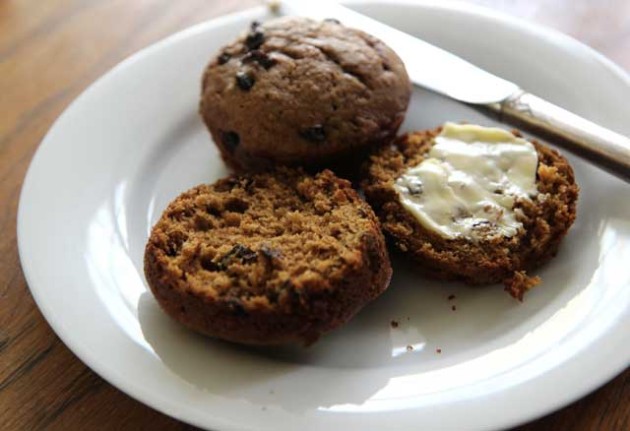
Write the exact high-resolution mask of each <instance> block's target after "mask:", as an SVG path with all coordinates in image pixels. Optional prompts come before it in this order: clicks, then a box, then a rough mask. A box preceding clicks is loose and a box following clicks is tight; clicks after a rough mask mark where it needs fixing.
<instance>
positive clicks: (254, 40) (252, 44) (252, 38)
mask: <svg viewBox="0 0 630 431" xmlns="http://www.w3.org/2000/svg"><path fill="white" fill-rule="evenodd" d="M264 41H265V34H264V33H263V32H262V31H260V30H258V29H252V32H251V33H249V34H248V35H247V37H246V38H245V46H247V48H249V49H258V48H260V45H262V44H263V42H264Z"/></svg>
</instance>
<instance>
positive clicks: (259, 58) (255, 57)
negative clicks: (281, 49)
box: [242, 49, 276, 69]
mask: <svg viewBox="0 0 630 431" xmlns="http://www.w3.org/2000/svg"><path fill="white" fill-rule="evenodd" d="M242 62H243V63H251V62H256V63H258V64H260V65H261V66H262V67H264V68H265V69H269V68H270V67H271V66H273V65H274V64H276V60H274V59H273V58H271V57H269V56H268V55H267V54H266V53H264V52H262V51H261V50H259V49H255V50H253V51H249V52H248V53H247V54H245V55H244V56H243V60H242Z"/></svg>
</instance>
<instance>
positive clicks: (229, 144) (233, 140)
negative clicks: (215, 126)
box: [221, 131, 241, 153]
mask: <svg viewBox="0 0 630 431" xmlns="http://www.w3.org/2000/svg"><path fill="white" fill-rule="evenodd" d="M221 142H222V143H223V146H224V147H225V149H226V150H228V151H229V152H230V153H233V152H234V150H235V149H236V147H238V144H240V143H241V138H240V136H238V133H236V132H232V131H227V132H221Z"/></svg>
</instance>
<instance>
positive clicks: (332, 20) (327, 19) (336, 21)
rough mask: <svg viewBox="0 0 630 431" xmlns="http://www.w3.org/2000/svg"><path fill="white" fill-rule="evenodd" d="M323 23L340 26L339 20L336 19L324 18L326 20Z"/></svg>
mask: <svg viewBox="0 0 630 431" xmlns="http://www.w3.org/2000/svg"><path fill="white" fill-rule="evenodd" d="M324 22H331V23H333V24H341V21H339V20H338V19H336V18H326V19H325V20H324Z"/></svg>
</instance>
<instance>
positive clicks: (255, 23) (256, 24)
mask: <svg viewBox="0 0 630 431" xmlns="http://www.w3.org/2000/svg"><path fill="white" fill-rule="evenodd" d="M258 27H260V21H252V23H251V24H250V25H249V28H250V29H251V31H256V29H257V28H258Z"/></svg>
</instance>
